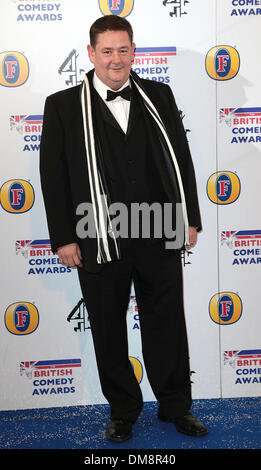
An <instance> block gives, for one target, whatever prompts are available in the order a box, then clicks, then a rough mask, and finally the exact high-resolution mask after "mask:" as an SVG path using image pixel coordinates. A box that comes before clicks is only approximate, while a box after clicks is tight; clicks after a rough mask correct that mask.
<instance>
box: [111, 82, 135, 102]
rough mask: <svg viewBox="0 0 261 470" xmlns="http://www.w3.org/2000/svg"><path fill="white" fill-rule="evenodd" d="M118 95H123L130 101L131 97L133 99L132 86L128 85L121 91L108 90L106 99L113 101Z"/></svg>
mask: <svg viewBox="0 0 261 470" xmlns="http://www.w3.org/2000/svg"><path fill="white" fill-rule="evenodd" d="M117 96H121V97H122V98H124V99H125V100H128V101H130V99H131V88H130V86H126V87H125V88H123V90H121V91H111V90H107V100H106V101H112V100H114V99H115V98H117Z"/></svg>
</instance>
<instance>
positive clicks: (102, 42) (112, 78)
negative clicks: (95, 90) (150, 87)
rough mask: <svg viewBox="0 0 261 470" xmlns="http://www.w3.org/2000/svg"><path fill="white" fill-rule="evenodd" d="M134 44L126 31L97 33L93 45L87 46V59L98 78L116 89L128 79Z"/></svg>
mask: <svg viewBox="0 0 261 470" xmlns="http://www.w3.org/2000/svg"><path fill="white" fill-rule="evenodd" d="M134 50H135V44H134V43H133V44H131V42H130V38H129V35H128V33H127V31H105V32H104V33H100V34H98V38H97V43H96V45H95V47H94V48H93V47H92V46H90V45H89V46H88V54H89V59H90V61H91V62H92V63H93V65H94V68H95V72H96V74H97V76H98V77H99V79H100V80H101V81H102V82H103V83H105V85H107V86H108V87H109V88H112V89H113V90H118V89H119V88H121V87H122V85H124V83H125V82H126V81H127V80H128V78H129V75H130V69H131V65H132V62H133V59H134Z"/></svg>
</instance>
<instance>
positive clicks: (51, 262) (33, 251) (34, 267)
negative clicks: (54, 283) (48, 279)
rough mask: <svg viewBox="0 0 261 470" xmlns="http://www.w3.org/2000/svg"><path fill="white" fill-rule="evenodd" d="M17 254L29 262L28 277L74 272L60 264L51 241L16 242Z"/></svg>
mask: <svg viewBox="0 0 261 470" xmlns="http://www.w3.org/2000/svg"><path fill="white" fill-rule="evenodd" d="M15 252H16V254H17V255H18V254H21V255H22V256H23V257H24V258H25V259H26V260H27V262H28V268H29V270H28V272H27V274H28V275H42V274H44V275H46V274H66V273H70V272H72V268H70V267H67V266H62V265H61V264H60V261H59V257H58V256H57V255H55V254H54V253H53V252H52V249H51V244H50V240H49V239H35V240H16V242H15Z"/></svg>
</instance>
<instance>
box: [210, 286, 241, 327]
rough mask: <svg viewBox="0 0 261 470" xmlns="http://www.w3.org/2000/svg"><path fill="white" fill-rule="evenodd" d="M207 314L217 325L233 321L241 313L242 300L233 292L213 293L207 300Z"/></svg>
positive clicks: (236, 319) (228, 323)
mask: <svg viewBox="0 0 261 470" xmlns="http://www.w3.org/2000/svg"><path fill="white" fill-rule="evenodd" d="M209 314H210V317H211V319H212V320H213V321H214V322H215V323H218V324H219V325H230V324H232V323H235V322H237V321H238V320H239V319H240V317H241V315H242V300H241V299H240V297H239V296H238V295H237V294H235V293H234V292H220V293H218V294H215V295H214V296H213V297H212V298H211V300H210V302H209Z"/></svg>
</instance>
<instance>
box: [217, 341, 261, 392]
mask: <svg viewBox="0 0 261 470" xmlns="http://www.w3.org/2000/svg"><path fill="white" fill-rule="evenodd" d="M223 358H224V365H225V366H226V365H227V364H229V365H230V366H231V367H232V371H233V373H234V383H235V384H236V385H251V386H253V384H260V383H261V369H260V366H261V349H242V350H240V349H238V350H231V351H224V355H223Z"/></svg>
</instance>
